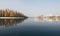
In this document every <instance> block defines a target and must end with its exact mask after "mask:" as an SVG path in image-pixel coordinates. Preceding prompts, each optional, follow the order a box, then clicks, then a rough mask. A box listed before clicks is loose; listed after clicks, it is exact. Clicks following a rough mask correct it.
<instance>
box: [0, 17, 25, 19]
mask: <svg viewBox="0 0 60 36" xmlns="http://www.w3.org/2000/svg"><path fill="white" fill-rule="evenodd" d="M24 18H25V17H0V19H24Z"/></svg>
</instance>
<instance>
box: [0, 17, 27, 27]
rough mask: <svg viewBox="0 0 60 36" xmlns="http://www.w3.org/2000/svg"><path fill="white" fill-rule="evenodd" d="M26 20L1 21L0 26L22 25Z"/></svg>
mask: <svg viewBox="0 0 60 36" xmlns="http://www.w3.org/2000/svg"><path fill="white" fill-rule="evenodd" d="M25 19H27V18H24V19H0V26H13V25H16V24H18V23H22V22H23V21H24V20H25Z"/></svg>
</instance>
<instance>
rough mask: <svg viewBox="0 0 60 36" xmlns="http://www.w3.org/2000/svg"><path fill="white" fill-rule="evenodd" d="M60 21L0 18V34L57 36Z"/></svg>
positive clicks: (59, 29)
mask: <svg viewBox="0 0 60 36" xmlns="http://www.w3.org/2000/svg"><path fill="white" fill-rule="evenodd" d="M59 35H60V21H43V20H39V19H38V20H37V19H34V18H28V19H23V20H20V19H19V20H14V19H10V20H6V19H5V20H0V36H59Z"/></svg>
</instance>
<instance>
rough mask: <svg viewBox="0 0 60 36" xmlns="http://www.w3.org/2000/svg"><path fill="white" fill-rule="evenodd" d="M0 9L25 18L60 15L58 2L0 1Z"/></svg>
mask: <svg viewBox="0 0 60 36" xmlns="http://www.w3.org/2000/svg"><path fill="white" fill-rule="evenodd" d="M0 9H12V10H17V11H19V12H22V13H23V14H25V15H27V16H39V15H49V14H53V15H55V14H57V15H60V0H0Z"/></svg>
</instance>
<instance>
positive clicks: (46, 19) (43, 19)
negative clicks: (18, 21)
mask: <svg viewBox="0 0 60 36" xmlns="http://www.w3.org/2000/svg"><path fill="white" fill-rule="evenodd" d="M33 19H34V20H35V21H38V22H52V21H60V20H59V19H57V18H56V19H53V18H33Z"/></svg>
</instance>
